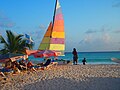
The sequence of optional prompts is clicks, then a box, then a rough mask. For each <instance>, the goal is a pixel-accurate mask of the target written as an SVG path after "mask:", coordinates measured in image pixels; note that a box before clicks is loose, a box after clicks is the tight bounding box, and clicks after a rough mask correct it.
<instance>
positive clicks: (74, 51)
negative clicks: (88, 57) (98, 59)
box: [72, 48, 78, 65]
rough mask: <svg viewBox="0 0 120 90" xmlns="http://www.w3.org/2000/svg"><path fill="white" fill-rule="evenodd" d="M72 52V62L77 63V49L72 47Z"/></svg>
mask: <svg viewBox="0 0 120 90" xmlns="http://www.w3.org/2000/svg"><path fill="white" fill-rule="evenodd" d="M72 54H73V64H74V65H77V63H78V55H77V51H76V49H75V48H73V52H72Z"/></svg>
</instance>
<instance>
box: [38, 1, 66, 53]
mask: <svg viewBox="0 0 120 90" xmlns="http://www.w3.org/2000/svg"><path fill="white" fill-rule="evenodd" d="M46 49H48V50H55V51H61V52H64V50H65V32H64V19H63V15H62V10H61V6H60V3H59V1H58V0H56V4H55V10H54V17H53V23H52V22H51V23H50V25H49V27H48V29H47V31H46V33H45V35H44V37H43V40H42V42H41V44H40V46H39V50H46Z"/></svg>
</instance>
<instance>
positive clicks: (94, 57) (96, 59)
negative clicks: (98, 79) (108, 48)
mask: <svg viewBox="0 0 120 90" xmlns="http://www.w3.org/2000/svg"><path fill="white" fill-rule="evenodd" d="M72 56H73V55H72V53H71V52H66V53H65V56H59V57H58V58H59V59H65V60H72V58H73V57H72ZM78 56H79V59H78V62H79V64H82V62H81V61H82V59H83V58H84V57H85V58H86V60H87V64H117V63H115V62H112V61H111V58H113V57H115V58H120V52H78ZM51 58H53V57H51ZM29 59H30V60H32V61H33V62H43V58H34V57H33V56H29Z"/></svg>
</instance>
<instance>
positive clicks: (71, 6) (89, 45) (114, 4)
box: [0, 0, 120, 52]
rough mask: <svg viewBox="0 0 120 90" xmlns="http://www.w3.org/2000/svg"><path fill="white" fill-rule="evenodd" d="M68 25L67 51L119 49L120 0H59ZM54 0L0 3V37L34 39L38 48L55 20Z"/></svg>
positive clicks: (66, 25)
mask: <svg viewBox="0 0 120 90" xmlns="http://www.w3.org/2000/svg"><path fill="white" fill-rule="evenodd" d="M59 2H60V5H61V8H62V13H63V16H64V25H65V42H66V44H65V46H66V48H65V51H72V49H73V48H76V49H77V51H79V52H96V51H118V50H120V0H59ZM54 7H55V0H0V34H1V35H3V36H4V35H5V31H6V30H11V31H13V32H16V33H18V34H25V33H27V34H29V35H31V36H32V38H33V40H34V42H35V46H34V49H38V46H39V44H40V42H41V40H42V38H43V35H44V33H45V31H46V29H47V27H48V25H49V23H50V21H51V20H52V18H53V13H54Z"/></svg>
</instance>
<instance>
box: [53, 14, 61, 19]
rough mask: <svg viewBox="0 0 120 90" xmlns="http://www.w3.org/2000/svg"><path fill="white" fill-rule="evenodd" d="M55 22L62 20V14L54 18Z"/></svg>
mask: <svg viewBox="0 0 120 90" xmlns="http://www.w3.org/2000/svg"><path fill="white" fill-rule="evenodd" d="M55 20H63V16H62V14H57V15H56V16H55Z"/></svg>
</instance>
